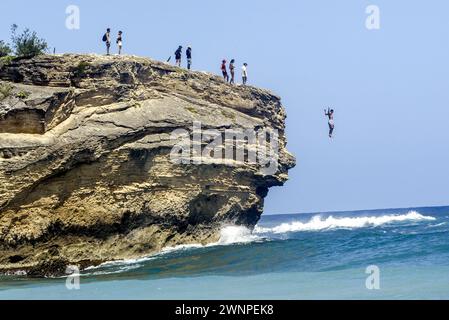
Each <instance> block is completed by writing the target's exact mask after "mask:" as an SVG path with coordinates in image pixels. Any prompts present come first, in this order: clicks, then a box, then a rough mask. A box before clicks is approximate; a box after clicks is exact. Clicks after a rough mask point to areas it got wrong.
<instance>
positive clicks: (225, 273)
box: [0, 207, 449, 299]
mask: <svg viewBox="0 0 449 320" xmlns="http://www.w3.org/2000/svg"><path fill="white" fill-rule="evenodd" d="M448 231H449V207H440V208H413V209H390V210H376V211H358V212H340V213H332V214H301V215H276V216H264V217H263V218H262V219H261V221H260V223H259V225H258V226H257V227H256V229H255V230H254V232H253V233H250V232H249V230H246V229H244V228H239V227H225V228H224V229H223V231H222V238H221V239H220V242H219V243H217V244H214V245H210V246H206V247H204V246H185V247H178V248H169V249H167V250H166V251H165V252H163V253H161V254H158V255H155V256H151V257H146V258H142V259H138V260H134V261H122V262H114V263H109V264H104V265H102V266H100V267H97V268H91V269H89V270H86V271H83V272H82V274H81V278H80V289H79V290H68V289H67V288H66V286H65V284H66V279H65V278H59V279H27V278H23V277H1V278H0V298H1V299H449V237H448ZM371 265H374V266H377V267H378V268H379V277H378V280H379V282H378V284H379V289H375V290H369V289H367V287H366V284H365V283H366V279H367V277H368V276H370V274H367V273H366V269H367V267H368V266H371Z"/></svg>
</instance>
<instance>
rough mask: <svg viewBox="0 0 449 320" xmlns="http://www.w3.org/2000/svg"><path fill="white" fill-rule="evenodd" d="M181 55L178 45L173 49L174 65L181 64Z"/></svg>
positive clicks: (180, 48) (180, 47)
mask: <svg viewBox="0 0 449 320" xmlns="http://www.w3.org/2000/svg"><path fill="white" fill-rule="evenodd" d="M181 57H182V46H179V47H178V49H177V50H176V51H175V58H176V65H177V66H178V67H180V66H181Z"/></svg>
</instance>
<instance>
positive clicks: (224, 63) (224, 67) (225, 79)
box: [221, 59, 229, 82]
mask: <svg viewBox="0 0 449 320" xmlns="http://www.w3.org/2000/svg"><path fill="white" fill-rule="evenodd" d="M221 73H223V78H224V81H225V82H229V75H228V71H227V69H226V60H224V59H223V61H222V62H221Z"/></svg>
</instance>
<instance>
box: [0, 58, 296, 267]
mask: <svg viewBox="0 0 449 320" xmlns="http://www.w3.org/2000/svg"><path fill="white" fill-rule="evenodd" d="M0 86H2V88H5V87H6V86H9V88H8V89H7V90H3V92H4V94H0V270H3V271H6V270H19V269H20V270H22V269H23V270H28V272H29V274H32V275H48V274H55V273H60V272H63V269H64V267H65V265H67V264H80V265H81V266H86V265H92V264H96V263H100V262H104V261H109V260H116V259H127V258H135V257H140V256H144V255H148V254H151V253H154V252H157V251H159V250H161V249H162V248H163V247H165V246H175V245H178V244H187V243H210V242H214V241H217V240H218V237H219V230H220V229H221V228H222V227H223V226H224V225H226V224H237V225H245V226H248V227H253V226H254V225H255V224H256V223H257V221H258V219H259V217H260V215H261V213H262V211H263V199H264V197H265V196H266V194H267V191H268V188H270V187H272V186H280V185H282V184H283V183H284V182H285V181H286V180H287V171H288V169H290V168H292V167H293V166H294V163H295V160H294V157H293V156H292V155H290V154H289V153H288V152H287V150H286V148H285V147H286V140H285V136H284V125H285V122H284V121H285V111H284V109H283V107H282V105H281V103H280V99H279V98H278V97H277V96H275V95H273V94H271V93H270V92H268V91H265V90H261V89H257V88H253V87H243V86H230V85H227V84H225V83H223V82H222V80H221V78H219V77H217V76H213V75H210V74H206V73H201V72H187V71H186V70H183V69H180V68H177V67H173V66H169V65H167V64H164V63H160V62H156V61H152V60H149V59H144V58H138V57H129V56H128V57H103V56H95V55H61V56H39V57H36V58H33V59H25V60H13V61H11V62H9V63H8V64H6V65H2V64H1V63H0ZM194 121H199V122H201V125H202V127H204V128H207V129H216V130H219V131H220V132H224V131H225V130H226V129H229V128H241V129H259V130H260V129H263V128H269V129H275V130H277V131H278V132H279V152H278V158H277V167H276V170H275V171H274V172H271V173H268V174H267V173H265V172H264V171H263V170H261V166H260V165H259V164H254V163H248V162H241V161H237V160H235V161H234V160H232V159H231V160H230V161H229V160H227V161H221V162H220V161H218V160H217V161H214V160H212V161H208V162H205V163H200V164H195V163H176V162H174V161H173V160H172V159H171V157H170V153H171V152H172V150H173V147H174V145H175V144H176V141H175V140H173V131H174V130H179V129H183V130H185V131H187V132H189V133H190V132H192V130H193V129H192V123H193V122H194ZM203 147H204V146H203Z"/></svg>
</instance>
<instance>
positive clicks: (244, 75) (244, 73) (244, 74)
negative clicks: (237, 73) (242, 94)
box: [242, 62, 248, 85]
mask: <svg viewBox="0 0 449 320" xmlns="http://www.w3.org/2000/svg"><path fill="white" fill-rule="evenodd" d="M247 67H248V64H247V63H246V62H245V63H244V64H243V67H242V81H243V85H246V81H248V70H247Z"/></svg>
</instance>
